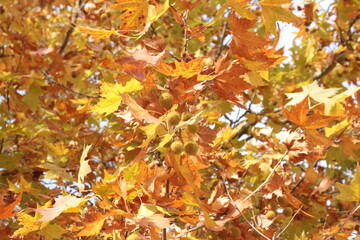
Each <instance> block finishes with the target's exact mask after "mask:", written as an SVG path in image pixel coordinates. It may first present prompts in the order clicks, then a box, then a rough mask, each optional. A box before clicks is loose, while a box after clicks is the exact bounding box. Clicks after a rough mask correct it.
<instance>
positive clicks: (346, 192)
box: [336, 165, 360, 202]
mask: <svg viewBox="0 0 360 240" xmlns="http://www.w3.org/2000/svg"><path fill="white" fill-rule="evenodd" d="M336 187H337V188H338V189H339V190H340V194H339V195H338V196H336V198H337V199H339V200H343V201H354V202H360V166H359V165H358V166H357V167H356V172H355V174H354V179H353V180H352V181H351V183H350V185H346V184H341V183H336Z"/></svg>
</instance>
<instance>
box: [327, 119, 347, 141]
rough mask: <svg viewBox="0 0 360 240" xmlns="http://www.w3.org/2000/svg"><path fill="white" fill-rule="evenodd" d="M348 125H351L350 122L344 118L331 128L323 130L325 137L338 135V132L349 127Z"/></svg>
mask: <svg viewBox="0 0 360 240" xmlns="http://www.w3.org/2000/svg"><path fill="white" fill-rule="evenodd" d="M350 124H351V121H349V119H348V118H346V119H345V120H343V121H341V122H339V123H338V124H335V125H334V126H332V127H327V128H325V134H326V136H327V137H330V136H332V135H334V134H336V133H339V132H341V131H343V130H345V129H346V128H348V127H349V125H350Z"/></svg>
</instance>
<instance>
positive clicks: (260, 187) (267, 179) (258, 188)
mask: <svg viewBox="0 0 360 240" xmlns="http://www.w3.org/2000/svg"><path fill="white" fill-rule="evenodd" d="M288 152H289V150H286V152H285V153H284V155H283V156H282V157H281V158H280V160H279V161H278V163H277V164H276V165H275V167H274V168H273V169H272V170H271V172H270V174H269V176H268V177H267V178H266V179H265V181H264V182H263V183H262V184H260V185H259V186H258V187H257V188H256V189H255V190H254V191H253V192H252V193H250V194H249V195H248V196H247V197H246V198H245V199H244V200H242V202H245V201H246V200H248V199H249V198H251V197H252V196H253V195H254V194H255V193H257V192H258V191H260V190H261V189H262V188H263V187H264V186H265V184H266V183H267V182H269V181H270V178H271V176H272V175H273V174H274V172H275V171H276V168H277V167H278V166H279V165H280V163H281V162H282V161H283V160H284V158H285V157H286V155H287V154H288Z"/></svg>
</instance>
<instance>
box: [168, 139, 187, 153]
mask: <svg viewBox="0 0 360 240" xmlns="http://www.w3.org/2000/svg"><path fill="white" fill-rule="evenodd" d="M170 149H171V151H172V152H173V153H175V154H180V153H181V152H182V151H183V150H184V145H183V144H182V142H180V141H175V142H173V143H172V144H171V145H170Z"/></svg>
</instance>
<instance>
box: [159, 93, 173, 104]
mask: <svg viewBox="0 0 360 240" xmlns="http://www.w3.org/2000/svg"><path fill="white" fill-rule="evenodd" d="M173 101H174V97H173V96H172V95H171V94H170V93H169V92H164V93H163V94H161V95H160V98H159V102H160V105H161V106H163V107H165V108H169V107H171V106H172V105H173Z"/></svg>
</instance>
